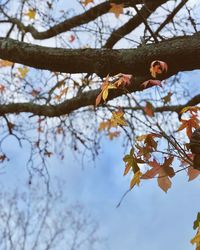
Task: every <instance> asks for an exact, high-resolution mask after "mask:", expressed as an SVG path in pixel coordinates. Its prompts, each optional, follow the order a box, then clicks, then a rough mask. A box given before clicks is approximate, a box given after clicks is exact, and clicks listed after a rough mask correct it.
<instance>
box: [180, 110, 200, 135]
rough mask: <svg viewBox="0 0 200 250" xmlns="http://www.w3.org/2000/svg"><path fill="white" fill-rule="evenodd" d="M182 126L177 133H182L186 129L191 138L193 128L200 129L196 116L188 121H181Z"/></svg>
mask: <svg viewBox="0 0 200 250" xmlns="http://www.w3.org/2000/svg"><path fill="white" fill-rule="evenodd" d="M181 122H182V124H181V126H180V127H179V128H178V130H177V131H181V130H183V129H184V128H185V129H186V134H187V136H188V137H189V138H191V137H192V129H193V128H199V127H200V126H199V120H198V119H197V118H196V116H195V115H193V116H192V118H190V119H188V120H183V119H181Z"/></svg>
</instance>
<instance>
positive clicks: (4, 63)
mask: <svg viewBox="0 0 200 250" xmlns="http://www.w3.org/2000/svg"><path fill="white" fill-rule="evenodd" d="M13 64H14V63H13V62H10V61H7V60H0V68H2V67H10V66H13Z"/></svg>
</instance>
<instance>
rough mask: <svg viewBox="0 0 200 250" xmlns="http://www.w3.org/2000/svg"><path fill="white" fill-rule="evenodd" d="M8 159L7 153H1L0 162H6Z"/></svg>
mask: <svg viewBox="0 0 200 250" xmlns="http://www.w3.org/2000/svg"><path fill="white" fill-rule="evenodd" d="M6 159H7V156H6V155H5V154H1V155H0V162H4V161H5V160H6Z"/></svg>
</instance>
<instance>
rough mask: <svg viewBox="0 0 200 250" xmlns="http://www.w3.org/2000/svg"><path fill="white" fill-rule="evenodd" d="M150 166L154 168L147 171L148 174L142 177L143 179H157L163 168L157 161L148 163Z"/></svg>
mask: <svg viewBox="0 0 200 250" xmlns="http://www.w3.org/2000/svg"><path fill="white" fill-rule="evenodd" d="M148 165H149V166H151V167H152V168H151V169H150V170H147V172H146V173H144V174H143V175H142V177H141V179H151V178H153V177H155V176H156V175H157V174H158V172H159V170H160V168H161V165H160V163H158V162H157V161H156V160H155V159H154V160H153V161H151V162H148Z"/></svg>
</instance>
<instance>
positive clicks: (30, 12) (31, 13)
mask: <svg viewBox="0 0 200 250" xmlns="http://www.w3.org/2000/svg"><path fill="white" fill-rule="evenodd" d="M24 15H25V16H27V17H28V18H29V20H31V19H35V15H36V10H35V9H29V10H28V12H27V13H25V14H24Z"/></svg>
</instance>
